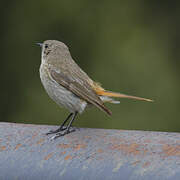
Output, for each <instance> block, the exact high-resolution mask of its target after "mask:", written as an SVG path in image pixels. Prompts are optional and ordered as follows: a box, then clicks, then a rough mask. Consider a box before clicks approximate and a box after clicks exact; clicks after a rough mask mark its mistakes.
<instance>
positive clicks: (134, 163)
mask: <svg viewBox="0 0 180 180" xmlns="http://www.w3.org/2000/svg"><path fill="white" fill-rule="evenodd" d="M138 163H140V161H135V162H133V163H132V165H134V166H135V165H136V164H138Z"/></svg>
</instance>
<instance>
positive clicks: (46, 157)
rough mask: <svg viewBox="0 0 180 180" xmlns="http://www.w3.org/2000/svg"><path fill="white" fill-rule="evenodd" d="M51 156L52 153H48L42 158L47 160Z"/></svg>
mask: <svg viewBox="0 0 180 180" xmlns="http://www.w3.org/2000/svg"><path fill="white" fill-rule="evenodd" d="M52 156H53V153H49V154H48V155H47V156H45V158H44V160H48V159H50V158H51V157H52Z"/></svg>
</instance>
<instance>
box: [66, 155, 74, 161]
mask: <svg viewBox="0 0 180 180" xmlns="http://www.w3.org/2000/svg"><path fill="white" fill-rule="evenodd" d="M72 158H73V157H72V156H71V155H67V156H66V157H65V158H64V159H65V160H68V159H72Z"/></svg>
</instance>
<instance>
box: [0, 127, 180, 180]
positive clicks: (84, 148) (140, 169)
mask: <svg viewBox="0 0 180 180" xmlns="http://www.w3.org/2000/svg"><path fill="white" fill-rule="evenodd" d="M55 128H56V127H55V126H45V125H27V124H14V123H0V179H1V180H5V179H8V180H9V179H18V180H21V179H23V180H24V179H25V180H26V179H27V180H31V179H43V180H44V179H53V180H54V179H70V180H73V179H78V180H88V179H93V180H96V179H97V180H100V179H103V180H106V179H107V180H111V179H113V180H114V179H115V180H116V179H122V180H141V179H143V180H152V179H153V180H157V179H160V180H166V179H173V180H176V179H177V180H179V179H180V134H179V133H165V132H148V131H126V130H104V129H84V128H82V129H79V130H76V132H73V133H72V134H69V135H66V136H65V137H61V138H58V139H56V140H53V141H52V140H50V137H51V136H46V135H45V133H46V132H47V131H49V130H50V129H55Z"/></svg>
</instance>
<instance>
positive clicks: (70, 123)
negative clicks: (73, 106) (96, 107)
mask: <svg viewBox="0 0 180 180" xmlns="http://www.w3.org/2000/svg"><path fill="white" fill-rule="evenodd" d="M77 114H78V112H75V113H73V117H72V119H71V121H70V122H69V124H68V125H67V128H66V129H65V130H64V132H63V133H61V132H57V133H56V135H55V136H53V137H52V139H56V138H58V137H60V136H64V135H66V134H69V133H71V132H74V131H75V129H71V125H72V123H73V121H74V120H75V118H76V116H77Z"/></svg>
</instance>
